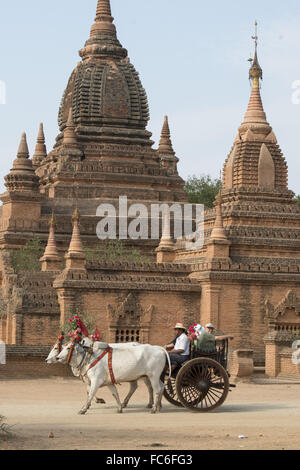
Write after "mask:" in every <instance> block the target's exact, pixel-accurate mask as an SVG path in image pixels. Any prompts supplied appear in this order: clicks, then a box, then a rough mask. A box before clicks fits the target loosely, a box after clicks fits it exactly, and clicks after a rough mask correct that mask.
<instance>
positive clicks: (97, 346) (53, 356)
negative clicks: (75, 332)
mask: <svg viewBox="0 0 300 470" xmlns="http://www.w3.org/2000/svg"><path fill="white" fill-rule="evenodd" d="M81 344H82V346H83V347H84V348H90V347H93V352H94V353H97V352H98V351H100V352H101V346H102V344H103V343H100V342H98V341H97V342H95V343H93V342H92V341H91V340H90V339H89V338H83V340H82V342H81ZM138 345H139V343H112V344H109V346H110V347H112V348H114V349H124V348H126V347H128V346H138ZM61 348H62V346H61V347H60V344H59V341H57V342H56V343H55V345H54V346H53V348H52V349H51V351H50V353H49V355H48V357H47V359H46V363H47V364H55V363H56V362H57V357H58V355H59V353H60V352H61ZM71 370H72V373H73V375H75V377H79V376H80V378H81V380H82V381H83V382H84V383H86V384H87V394H88V396H89V392H90V380H89V378H88V377H87V376H85V377H83V376H82V375H80V374H78V369H77V368H75V367H73V366H72V365H71ZM141 379H142V380H143V381H144V382H145V385H146V386H147V389H148V392H149V403H148V405H147V408H149V409H152V407H153V404H154V397H153V389H152V386H151V382H150V380H149V379H148V377H142V378H141ZM137 388H138V381H137V380H134V381H131V382H130V389H129V392H128V394H127V396H126V398H125V399H124V401H123V403H122V408H126V407H127V405H128V403H129V401H130V398H131V397H132V395H133V394H134V392H135V391H136V390H137ZM95 400H96V403H102V400H101V399H99V398H95Z"/></svg>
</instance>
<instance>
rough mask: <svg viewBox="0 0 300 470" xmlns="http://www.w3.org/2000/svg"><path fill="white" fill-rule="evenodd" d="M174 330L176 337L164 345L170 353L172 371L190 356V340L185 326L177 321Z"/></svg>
mask: <svg viewBox="0 0 300 470" xmlns="http://www.w3.org/2000/svg"><path fill="white" fill-rule="evenodd" d="M174 330H175V332H176V338H175V339H174V340H173V341H172V343H170V344H168V345H166V346H165V349H166V350H167V351H168V352H169V354H170V361H171V366H172V369H171V370H172V371H174V370H175V369H176V368H177V367H178V366H181V365H182V364H184V363H185V362H187V361H188V360H189V358H190V342H189V338H188V336H187V334H186V329H185V327H184V326H183V324H182V323H177V325H175V327H174Z"/></svg>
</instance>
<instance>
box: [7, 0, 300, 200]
mask: <svg viewBox="0 0 300 470" xmlns="http://www.w3.org/2000/svg"><path fill="white" fill-rule="evenodd" d="M0 1H1V9H0V12H1V16H0V103H1V90H2V89H3V84H5V88H6V104H0V190H1V192H2V191H3V190H4V186H3V179H4V176H5V175H6V174H7V173H8V172H9V170H10V168H11V167H12V162H13V160H14V159H15V157H16V153H17V149H18V145H19V141H20V136H21V133H22V132H23V131H25V132H26V133H27V137H28V144H29V150H30V154H31V156H32V154H33V153H34V148H35V142H36V137H37V133H38V128H39V123H40V122H43V123H44V128H45V135H46V144H47V149H48V151H50V150H51V149H52V147H53V145H54V142H55V137H56V135H57V134H58V125H57V114H58V108H59V104H60V101H61V97H62V94H63V91H64V89H65V88H66V85H67V82H68V79H69V77H70V75H71V72H72V70H73V69H74V68H75V66H76V64H77V62H79V60H80V58H79V56H78V50H79V49H81V48H82V46H83V45H84V43H85V41H86V40H87V39H88V37H89V32H90V27H91V25H92V24H93V21H94V17H95V12H96V4H97V0H84V1H83V0H51V2H50V3H49V2H44V1H43V2H41V1H40V0H26V2H24V1H23V0H22V1H21V0H10V1H9V2H5V1H4V0H0ZM111 6H112V13H113V16H114V18H115V24H116V26H117V31H118V38H119V40H120V42H121V43H122V45H123V46H124V47H126V48H127V49H128V51H129V57H130V59H131V62H132V63H133V65H134V66H135V68H136V69H137V71H138V72H139V73H140V77H141V80H142V83H143V86H144V88H145V89H146V92H147V95H148V100H149V106H150V116H151V120H150V122H149V124H148V130H150V131H151V132H152V133H153V140H154V141H155V147H157V145H158V141H159V136H160V131H161V127H162V124H163V117H164V115H166V114H167V115H168V116H169V123H170V128H171V133H172V141H173V146H174V149H175V151H176V154H177V156H178V157H179V158H180V163H179V167H178V168H179V173H180V175H181V176H182V177H183V178H184V179H186V178H187V177H188V176H191V175H202V174H209V175H211V176H212V177H214V178H217V177H219V174H220V171H221V169H222V167H223V164H224V161H225V159H226V157H227V155H228V153H229V152H230V149H231V147H232V144H233V141H234V139H235V137H236V135H237V129H238V127H239V125H240V123H241V122H242V120H243V116H244V114H245V111H246V109H247V104H248V101H249V96H250V84H249V80H248V70H249V62H248V59H249V57H250V54H252V56H253V50H254V44H253V40H252V36H253V35H254V22H255V20H257V21H258V35H259V61H260V65H261V66H262V68H263V72H264V80H263V82H262V90H261V93H262V98H263V103H264V108H265V111H266V113H267V118H268V121H269V123H270V124H271V126H272V127H273V129H274V132H275V134H276V136H277V139H278V143H279V145H280V146H281V148H282V151H283V153H284V155H285V157H286V159H287V162H288V167H289V187H290V189H292V190H293V191H295V193H296V194H300V181H298V176H299V174H300V158H299V147H300V145H299V144H300V142H299V136H300V2H299V0H286V1H285V2H282V0H252V1H251V2H239V1H238V0H226V2H224V0H214V1H213V2H207V1H202V0H186V1H185V2H183V1H182V0H151V1H150V0H111ZM297 81H299V83H297ZM293 86H294V87H295V86H296V87H297V88H295V89H293ZM1 87H2V88H1ZM298 101H299V104H296V103H297V102H298Z"/></svg>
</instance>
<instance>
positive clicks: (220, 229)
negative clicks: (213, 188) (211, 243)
mask: <svg viewBox="0 0 300 470" xmlns="http://www.w3.org/2000/svg"><path fill="white" fill-rule="evenodd" d="M222 204H223V199H222V191H221V189H220V191H219V194H218V195H217V197H216V201H215V205H216V219H215V225H214V228H213V230H212V232H211V239H213V240H227V236H226V232H225V230H224V224H223V214H222Z"/></svg>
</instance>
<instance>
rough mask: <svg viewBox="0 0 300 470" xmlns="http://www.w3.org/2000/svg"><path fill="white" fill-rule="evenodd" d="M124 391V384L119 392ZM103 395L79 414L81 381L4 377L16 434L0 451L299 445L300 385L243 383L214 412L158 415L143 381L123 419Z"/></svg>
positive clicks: (3, 399)
mask: <svg viewBox="0 0 300 470" xmlns="http://www.w3.org/2000/svg"><path fill="white" fill-rule="evenodd" d="M127 390H128V386H127V385H122V386H121V387H120V395H121V396H122V397H125V395H126V393H127ZM98 396H101V397H103V398H104V399H105V401H106V404H102V405H98V404H95V403H94V404H93V406H92V408H91V409H90V411H89V412H88V414H87V415H86V416H80V415H78V414H77V412H78V411H79V409H80V408H81V406H82V404H83V403H84V401H85V397H86V389H85V386H84V385H83V384H82V383H81V382H79V381H78V380H77V379H44V380H19V381H1V380H0V414H2V415H4V416H6V417H7V423H8V424H14V425H15V427H14V428H13V431H14V436H13V437H11V438H9V439H5V440H4V439H2V438H1V439H0V449H41V450H44V449H45V450H46V449H49V450H51V449H70V450H71V449H105V450H115V449H120V450H121V449H128V450H132V449H139V450H145V449H156V450H157V448H160V449H162V450H164V449H165V450H168V449H177V450H179V449H180V450H181V449H187V450H191V449H237V450H240V449H245V450H246V449H299V448H300V385H257V384H240V385H238V387H237V389H235V390H234V391H233V392H231V393H230V395H229V397H228V399H227V401H226V403H225V404H224V405H223V406H222V407H221V408H219V410H217V411H215V412H214V413H211V414H195V413H192V412H189V411H187V410H184V409H179V408H175V407H173V406H172V405H170V404H168V403H167V402H165V400H164V406H163V411H162V412H161V414H157V415H151V414H150V412H149V410H146V409H145V405H146V403H147V391H146V388H145V387H144V384H142V383H141V384H140V387H139V389H138V391H137V392H136V394H135V395H134V397H133V399H132V401H131V403H130V404H129V408H128V409H126V410H124V413H123V414H121V415H119V414H117V413H116V407H115V403H114V399H113V398H112V396H111V395H110V393H109V391H108V390H106V389H103V390H101V393H98ZM50 433H53V435H54V438H49V437H48V436H49V435H50ZM239 435H244V436H246V437H247V438H246V439H239V437H238V436H239Z"/></svg>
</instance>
